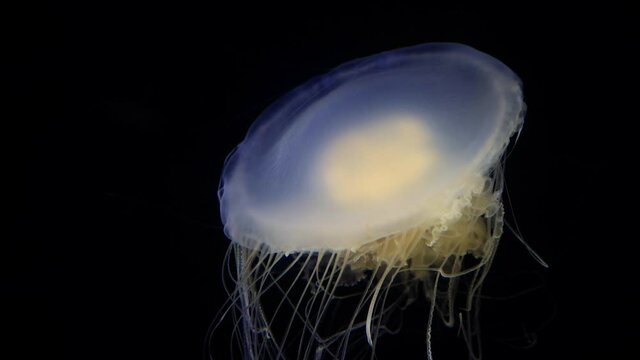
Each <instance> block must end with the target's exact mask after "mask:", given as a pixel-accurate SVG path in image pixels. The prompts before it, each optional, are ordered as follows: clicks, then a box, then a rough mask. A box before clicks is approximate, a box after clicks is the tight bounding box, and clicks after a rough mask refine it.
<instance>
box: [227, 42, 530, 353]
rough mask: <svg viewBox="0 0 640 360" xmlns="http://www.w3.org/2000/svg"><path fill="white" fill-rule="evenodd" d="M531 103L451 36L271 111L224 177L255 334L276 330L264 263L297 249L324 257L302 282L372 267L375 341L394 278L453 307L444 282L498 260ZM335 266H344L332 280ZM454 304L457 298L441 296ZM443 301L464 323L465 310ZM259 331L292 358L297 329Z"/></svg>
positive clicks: (296, 256)
mask: <svg viewBox="0 0 640 360" xmlns="http://www.w3.org/2000/svg"><path fill="white" fill-rule="evenodd" d="M524 110H525V104H524V102H523V100H522V90H521V84H520V80H519V79H518V77H517V76H516V75H515V74H514V73H513V72H512V71H511V70H510V69H509V68H507V67H506V66H505V65H504V64H502V63H501V62H499V61H498V60H496V59H494V58H492V57H491V56H489V55H487V54H484V53H482V52H479V51H477V50H474V49H473V48H471V47H468V46H465V45H461V44H450V43H435V44H425V45H420V46H415V47H410V48H404V49H399V50H394V51H389V52H385V53H381V54H378V55H374V56H371V57H367V58H363V59H359V60H355V61H352V62H349V63H347V64H344V65H342V66H340V67H338V68H336V69H334V70H332V71H331V72H329V73H328V74H326V75H324V76H320V77H317V78H314V79H312V80H310V81H309V82H307V83H305V84H304V85H302V86H300V87H298V88H296V89H295V90H293V91H292V92H291V93H289V94H287V95H286V96H284V97H283V98H282V99H280V100H278V101H277V102H276V103H275V104H273V105H272V106H271V107H269V108H268V109H267V110H266V111H265V112H264V113H263V114H262V115H261V116H260V117H259V118H258V119H257V120H256V122H255V123H254V124H253V126H252V127H251V129H250V130H249V132H248V134H247V136H246V138H245V139H244V141H243V142H242V143H241V144H240V145H238V147H237V148H236V150H235V152H233V153H232V154H231V155H230V156H229V158H228V159H227V162H226V163H225V168H224V173H223V176H222V181H221V187H220V204H221V214H222V220H223V222H224V225H225V232H226V234H227V236H228V237H229V238H230V239H231V240H232V243H233V246H234V250H235V251H236V253H237V254H239V259H241V261H238V264H237V266H238V275H237V278H236V279H235V280H236V284H237V289H236V292H235V293H234V295H235V297H236V300H238V301H241V302H243V305H242V306H240V308H242V309H244V310H243V314H242V316H243V317H245V319H246V320H248V321H247V322H246V324H248V325H246V326H245V327H246V329H245V331H248V332H251V331H252V330H251V328H253V329H254V330H255V329H257V328H261V327H262V328H264V327H266V328H267V329H268V328H269V326H268V324H271V321H272V319H269V318H268V314H265V313H263V312H256V311H253V310H255V308H254V307H255V306H257V305H256V304H259V303H260V301H261V299H260V297H261V295H262V291H261V290H260V288H259V286H264V282H265V281H264V280H265V276H266V275H264V274H261V273H260V272H262V273H267V272H268V271H269V270H270V269H272V268H274V267H275V263H276V262H279V261H285V260H283V259H285V258H286V257H287V256H289V259H290V261H293V262H300V263H303V262H302V261H300V258H301V257H302V256H305V258H306V259H309V258H310V257H311V256H315V257H314V258H315V259H316V260H307V261H305V262H304V264H305V265H302V264H301V265H300V266H299V268H300V269H301V270H300V271H301V272H303V271H305V269H304V268H307V272H308V269H309V267H308V264H307V262H312V263H314V264H315V265H314V266H313V267H311V269H312V271H315V272H316V273H317V274H316V277H315V278H314V277H313V276H308V275H307V276H304V278H305V279H306V281H314V282H315V283H316V284H318V282H319V283H320V284H323V283H322V281H325V280H326V281H327V282H329V283H331V284H334V285H335V286H336V287H339V286H345V285H344V284H345V283H347V282H346V281H345V278H346V277H350V276H351V277H353V274H355V273H359V272H362V274H363V275H361V276H360V275H359V276H355V278H357V279H361V278H363V277H367V275H366V274H369V275H368V277H369V279H370V281H372V283H371V286H370V287H368V288H367V290H365V291H364V293H363V295H362V300H361V303H360V305H363V304H364V303H365V302H368V303H369V305H368V306H367V307H366V308H368V311H367V314H366V321H364V322H362V324H361V325H362V326H361V328H364V329H365V333H366V337H367V340H368V341H369V343H370V344H372V345H373V343H374V338H375V336H374V333H376V334H377V332H376V330H375V329H374V330H372V328H373V327H375V326H374V325H375V321H376V319H377V320H378V324H379V325H378V330H379V329H380V328H382V327H381V326H380V323H381V322H383V321H382V316H383V315H382V312H383V310H384V309H385V308H384V305H380V306H378V304H377V303H376V300H377V298H378V295H379V293H380V291H382V290H383V289H386V288H387V287H388V286H390V285H391V284H392V283H393V282H394V281H398V278H396V276H395V275H393V274H396V275H397V274H398V273H400V272H402V271H404V270H408V271H410V272H412V273H413V276H412V277H411V279H405V281H407V282H408V281H414V282H415V281H422V282H425V283H428V284H430V288H431V289H432V290H431V291H430V292H427V296H428V297H429V298H430V300H431V301H432V304H434V305H433V307H437V308H438V309H439V310H440V309H441V308H442V309H448V308H452V306H451V305H452V303H453V296H454V294H455V288H452V289H451V291H449V295H447V296H445V298H444V299H441V295H439V294H438V293H437V291H436V290H437V287H438V285H437V279H438V278H439V276H440V275H446V276H447V277H452V276H458V275H462V274H464V273H468V272H479V271H481V270H482V269H485V270H483V271H486V268H488V267H487V266H484V267H483V265H486V264H488V263H489V262H490V259H491V257H492V255H493V253H494V251H495V248H496V246H497V240H498V238H499V236H500V234H501V230H502V204H501V200H500V195H501V190H502V187H501V184H502V182H501V180H502V172H501V169H500V164H501V162H500V160H501V157H502V155H503V152H504V149H505V147H506V146H507V144H508V142H509V139H510V137H511V135H512V134H514V133H515V132H517V131H519V130H520V128H521V126H522V123H523V116H524ZM327 254H330V255H331V256H330V258H329V260H328V261H320V259H321V258H322V257H323V256H325V255H327ZM469 257H470V258H472V260H473V259H475V261H471V262H469V261H468V260H465V259H466V258H469ZM266 259H271V260H269V261H273V264H271V263H268V264H267V263H265V261H267V260H266ZM320 264H321V265H320ZM257 269H262V270H261V271H257ZM287 269H289V268H287ZM332 270H333V271H335V272H336V273H339V274H340V275H335V277H331V278H330V279H325V278H324V277H323V278H322V279H321V278H320V276H319V274H320V273H332ZM367 271H368V272H372V273H365V272H367ZM331 276H334V275H331ZM482 276H483V273H478V274H476V275H475V276H474V280H473V281H472V284H470V285H469V286H470V290H469V291H467V293H469V294H472V293H473V292H474V290H475V289H476V288H477V285H478V282H479V281H481V280H480V279H481V278H482ZM260 280H262V283H261V281H260ZM296 281H300V279H299V277H296ZM443 281H444V280H443ZM260 284H262V285H260ZM407 286H409V285H407ZM450 286H454V285H450ZM319 288H322V289H325V290H326V289H327V286H326V284H325V285H322V286H319ZM326 291H328V290H326ZM367 292H369V293H367ZM316 294H317V293H316ZM284 295H285V296H287V295H288V293H285V294H284ZM304 295H305V294H304V293H303V294H301V295H300V299H303V297H304ZM326 295H327V297H328V298H329V299H331V298H332V293H328V294H326ZM316 296H317V295H314V296H312V298H313V299H316ZM469 298H471V295H469ZM300 301H302V300H300ZM309 301H312V300H309ZM313 301H315V300H313ZM283 302H284V300H283ZM443 302H447V303H448V304H449V305H446V306H445V305H443V306H437V304H442V303H443ZM327 303H329V301H327ZM327 306H328V305H327ZM362 307H363V306H359V307H358V308H362ZM252 309H253V310H252ZM294 310H295V311H297V310H298V309H294ZM441 311H443V312H445V314H443V318H445V319H446V318H447V316H448V317H449V320H447V321H448V322H449V321H453V319H452V318H453V310H441ZM447 312H448V314H447ZM276 313H277V311H276ZM273 316H274V317H275V316H277V314H276V315H273ZM356 317H357V316H356V315H354V319H355V318H356ZM315 321H316V322H317V323H320V322H321V321H322V319H321V316H319V317H318V318H317V319H316V320H315ZM357 324H358V321H356V320H354V321H353V322H352V324H351V325H350V326H349V327H348V330H349V332H350V331H356V330H357V329H358V328H359V327H358V325H357ZM336 333H341V334H344V333H345V332H344V330H341V331H337V332H336ZM251 334H252V335H251V336H245V340H246V339H252V341H255V342H257V343H265V342H270V341H271V342H273V343H274V349H280V350H274V351H275V352H274V353H269V352H268V351H267V353H268V354H270V355H271V356H274V357H278V356H282V355H284V354H283V353H282V350H281V349H282V346H283V344H282V343H284V342H285V339H282V338H278V336H277V335H276V334H269V335H268V336H266V335H265V336H264V337H261V336H260V335H256V333H255V331H254V332H251ZM285 338H287V336H285ZM320 338H321V337H319V336H315V334H314V335H313V336H309V337H308V338H306V340H304V339H305V337H304V336H303V337H302V340H300V341H301V342H306V343H307V345H306V346H307V347H309V348H313V347H316V348H317V349H319V348H323V349H324V348H329V347H328V340H326V339H333V338H332V337H331V336H329V337H327V338H324V339H325V340H319V339H320ZM311 343H313V344H315V345H312V344H311ZM341 346H346V345H341ZM258 348H260V349H263V350H260V351H265V350H264V349H265V348H268V346H261V347H254V345H252V344H247V349H246V351H247V352H248V353H251V354H252V356H258V355H260V354H256V353H254V350H255V349H258ZM314 351H317V350H313V351H310V354H311V353H313V352H314ZM262 355H263V356H265V354H262ZM296 356H298V357H300V354H297V355H296ZM247 357H251V356H249V355H247ZM258 357H259V356H258ZM336 357H338V358H339V357H340V356H336Z"/></svg>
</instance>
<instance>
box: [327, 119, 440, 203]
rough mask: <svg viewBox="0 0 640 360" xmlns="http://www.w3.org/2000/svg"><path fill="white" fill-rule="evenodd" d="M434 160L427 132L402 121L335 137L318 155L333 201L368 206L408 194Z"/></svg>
mask: <svg viewBox="0 0 640 360" xmlns="http://www.w3.org/2000/svg"><path fill="white" fill-rule="evenodd" d="M436 158H437V155H436V153H435V150H434V149H433V146H432V144H431V141H430V139H429V132H428V130H427V128H426V127H425V126H424V125H423V123H422V122H421V121H419V120H418V119H415V118H413V117H411V116H403V117H398V118H393V119H389V120H386V121H380V122H377V123H375V124H373V125H370V126H369V127H367V128H363V129H355V130H352V131H349V132H347V133H346V134H344V135H341V136H339V137H338V138H336V139H335V140H334V141H333V142H332V143H330V144H329V146H328V148H327V150H326V151H325V152H324V154H323V156H322V161H321V176H322V181H323V184H324V185H325V187H326V191H327V193H328V195H329V196H330V197H331V198H332V199H333V200H334V201H335V202H337V203H339V204H341V205H343V206H366V205H373V204H376V203H380V202H383V201H387V200H389V199H391V198H392V197H394V196H397V195H400V194H405V193H406V192H407V191H409V190H411V189H412V188H413V187H414V186H415V185H416V184H417V183H418V182H419V181H420V180H421V179H422V180H424V177H425V176H427V175H428V174H429V173H430V170H432V169H433V167H434V164H435V161H436Z"/></svg>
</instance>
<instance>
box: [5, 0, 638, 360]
mask: <svg viewBox="0 0 640 360" xmlns="http://www.w3.org/2000/svg"><path fill="white" fill-rule="evenodd" d="M436 3H440V2H436ZM92 4H93V5H91V6H87V5H79V4H74V5H61V4H55V5H54V4H48V5H42V6H35V5H34V6H33V7H30V6H29V5H25V6H23V7H22V8H20V9H15V11H13V10H11V11H8V12H6V13H5V14H4V16H5V17H6V18H7V19H6V20H12V21H8V22H4V24H5V29H4V31H3V32H4V33H5V35H6V36H7V42H6V43H5V45H7V46H6V47H5V49H9V51H7V53H10V55H8V56H7V57H5V59H4V60H3V64H4V65H3V70H2V71H3V74H4V75H3V77H4V79H5V82H4V83H5V84H8V90H9V91H8V94H7V96H5V100H8V101H7V103H8V107H5V110H6V115H5V116H3V118H4V122H5V123H6V125H3V127H4V128H5V129H6V131H5V132H4V134H3V138H6V139H5V141H4V143H5V144H7V145H8V149H7V150H6V151H5V154H6V155H8V157H9V161H8V162H7V166H6V169H7V172H8V174H10V175H11V176H10V177H9V178H10V179H16V181H15V182H12V183H11V185H10V186H7V187H5V191H6V198H7V199H8V200H7V202H6V203H7V204H9V206H10V213H11V217H10V219H11V221H10V226H9V227H8V230H9V232H8V235H7V236H3V239H2V247H1V252H0V257H1V259H2V261H1V266H2V268H1V270H2V271H1V273H0V296H2V299H3V300H2V302H3V303H4V305H2V306H1V307H0V309H1V310H0V316H1V317H0V327H1V328H2V329H3V331H4V332H5V333H4V334H2V336H1V337H0V343H1V344H2V346H1V347H0V349H1V350H0V351H2V352H4V351H6V352H7V354H10V355H9V356H6V357H3V358H5V359H35V358H55V359H57V358H64V359H130V358H136V359H199V358H202V357H203V356H204V355H205V354H206V352H205V350H203V348H204V343H205V337H206V334H207V328H208V326H209V324H210V322H211V321H212V319H213V317H214V315H215V313H216V312H217V311H218V309H219V308H220V307H221V306H222V304H223V302H224V300H225V299H226V295H225V293H224V292H223V290H222V287H221V280H220V270H221V266H222V259H223V257H224V253H225V251H226V248H227V245H228V240H227V239H226V238H225V237H224V235H223V233H222V227H221V223H220V220H219V215H218V203H217V198H216V190H217V185H218V179H219V176H220V171H221V168H222V164H223V161H224V158H225V156H226V155H227V153H228V152H229V151H231V149H232V148H233V147H234V146H235V144H237V143H238V142H240V141H241V140H242V138H243V136H244V133H245V132H246V130H247V129H248V127H249V125H250V124H251V122H252V121H253V120H254V119H255V118H256V117H257V116H258V115H259V113H260V112H261V111H262V110H263V109H264V108H265V107H266V106H267V105H269V104H270V103H271V102H272V101H274V100H275V99H277V98H278V97H279V96H281V95H282V94H284V93H285V92H286V91H287V90H289V89H291V88H292V87H294V86H296V85H298V84H300V83H301V82H303V81H305V80H306V79H308V78H309V77H311V76H314V75H318V74H321V73H324V72H326V71H328V70H329V69H331V68H332V67H334V66H336V65H338V64H340V63H342V62H345V61H348V60H351V59H353V58H357V57H362V56H366V55H370V54H374V53H377V52H380V51H383V50H388V49H393V48H397V47H402V46H409V45H414V44H418V43H423V42H431V41H454V42H462V43H465V44H468V45H471V46H473V47H475V48H477V49H479V50H482V51H484V52H487V53H489V54H491V55H493V56H495V57H496V58H498V59H500V60H501V61H503V62H504V63H505V64H507V65H508V66H509V67H511V68H512V69H513V70H514V71H515V72H516V73H517V74H518V75H519V76H520V77H521V78H522V80H523V83H524V93H525V101H526V102H527V104H528V114H527V117H526V121H525V127H524V130H523V132H522V135H521V137H520V140H519V142H518V144H517V146H516V147H515V148H514V150H513V152H512V153H511V156H510V157H509V159H508V165H507V168H506V176H507V186H508V188H509V194H510V199H511V203H512V206H510V205H508V209H509V212H510V215H509V218H508V220H509V221H514V219H513V215H511V211H513V213H515V214H516V216H517V221H518V224H519V226H520V230H521V232H522V234H523V235H524V237H525V239H526V240H527V241H528V243H529V244H531V245H532V246H533V247H534V248H535V249H536V250H537V251H538V252H539V253H540V255H541V256H542V257H543V258H544V259H545V260H546V261H547V262H548V263H549V264H550V268H549V269H544V268H543V267H541V266H540V265H538V264H537V263H536V262H535V261H534V260H533V258H532V257H531V256H530V255H529V254H528V253H527V252H526V250H525V249H524V247H523V246H522V245H521V244H520V243H519V242H518V241H517V239H516V238H515V237H514V236H513V235H512V234H510V233H508V232H507V234H506V235H505V236H504V237H503V241H502V243H501V246H500V248H499V251H498V255H497V259H496V262H495V264H494V268H493V269H492V271H491V273H490V275H489V279H488V280H487V285H486V289H485V292H484V294H485V295H486V299H484V300H483V301H482V312H481V314H482V315H481V316H482V329H483V333H484V335H483V336H484V337H483V339H484V347H485V348H484V355H485V358H486V359H564V358H573V359H585V358H596V357H602V358H607V359H611V358H616V359H622V358H634V357H635V356H637V353H635V351H634V350H635V349H637V344H638V343H640V330H638V323H639V321H640V317H639V316H638V309H637V305H638V303H639V300H640V298H639V296H638V294H637V285H638V280H637V278H634V277H633V276H632V275H633V274H634V271H636V272H637V270H634V267H635V263H634V251H635V250H637V249H638V245H637V244H636V242H637V236H636V235H635V234H634V232H633V231H632V229H634V227H635V224H634V223H633V221H627V220H624V221H623V220H622V219H623V216H622V214H623V213H628V212H631V213H633V212H634V210H633V208H631V209H628V208H624V207H619V206H614V201H610V200H614V199H616V198H620V197H621V196H622V195H621V194H622V193H623V191H624V190H625V189H630V188H628V187H627V185H625V184H626V180H631V182H633V175H632V173H631V172H629V171H630V170H629V171H626V170H624V169H626V168H629V166H631V167H632V168H633V167H634V166H636V165H634V164H636V163H633V162H627V163H625V166H626V167H621V166H619V165H618V162H621V161H619V160H621V157H622V155H623V154H624V153H625V150H624V149H623V148H624V145H625V144H626V142H625V141H623V140H622V138H623V137H622V136H620V135H624V134H625V133H633V132H634V131H635V130H633V128H632V127H631V126H632V124H633V123H634V122H635V120H634V119H633V117H634V116H637V115H634V113H633V112H632V111H631V109H632V108H633V107H634V106H635V104H634V101H636V100H635V98H636V97H637V89H635V86H636V85H635V83H634V79H635V78H636V73H635V69H634V66H636V64H637V58H635V57H634V55H633V54H634V49H635V48H637V37H638V32H637V29H636V28H635V25H634V24H633V21H636V22H637V19H635V20H633V19H632V16H631V14H632V12H631V10H630V9H625V8H616V7H615V6H612V5H611V4H609V5H610V6H609V7H608V8H601V7H596V6H594V7H590V8H585V7H577V8H566V9H565V8H558V7H557V6H555V5H554V6H542V5H538V6H529V7H527V6H521V7H519V8H514V7H506V8H505V7H502V6H495V7H489V6H487V5H476V6H472V7H468V6H462V5H459V6H447V7H443V6H441V5H438V4H430V3H428V2H422V3H420V4H419V5H409V4H404V5H399V4H395V3H394V4H389V3H387V2H384V1H371V2H367V3H366V4H363V5H360V6H355V5H354V6H351V7H346V6H345V5H344V4H342V5H330V4H328V3H324V2H308V3H303V2H299V3H298V4H297V5H294V6H291V5H273V4H269V5H268V6H267V5H262V6H259V7H257V6H255V5H252V4H249V3H238V4H235V5H232V6H230V5H228V4H222V3H218V4H214V2H209V4H189V3H184V2H176V3H157V2H156V3H149V4H136V5H133V4H132V3H129V2H127V3H124V4H116V3H114V2H105V3H102V4H96V3H93V2H92ZM583 6H584V5H583ZM9 109H11V110H17V111H10V110H9ZM3 112H5V111H3ZM631 145H633V143H631ZM621 190H622V191H621ZM631 195H632V192H627V193H626V195H624V199H628V201H627V203H629V204H633V202H632V201H631ZM13 200H15V202H14V201H13ZM518 294H520V295H518ZM427 307H428V305H427V303H425V302H418V303H417V304H416V305H414V306H413V307H411V308H410V309H409V310H408V315H409V316H407V323H406V326H405V329H406V330H405V331H403V332H402V333H401V334H400V335H397V336H391V337H387V338H383V341H382V342H381V344H380V348H379V358H380V359H400V358H402V359H422V358H424V356H425V348H424V330H425V326H426V316H427ZM229 332H230V327H229V326H227V327H224V326H223V327H222V328H221V330H220V331H219V333H218V336H216V337H214V338H213V340H212V341H211V343H210V348H211V352H212V353H213V355H214V358H216V359H227V358H230V355H229V348H230V338H229V336H228V333H229ZM434 332H435V335H434V336H435V339H434V347H435V348H434V351H435V356H436V359H463V358H466V357H465V356H466V351H465V349H464V348H463V346H464V343H463V342H462V341H461V340H460V338H458V337H456V331H455V330H449V329H446V328H444V327H442V326H441V325H436V326H435V328H434Z"/></svg>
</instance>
